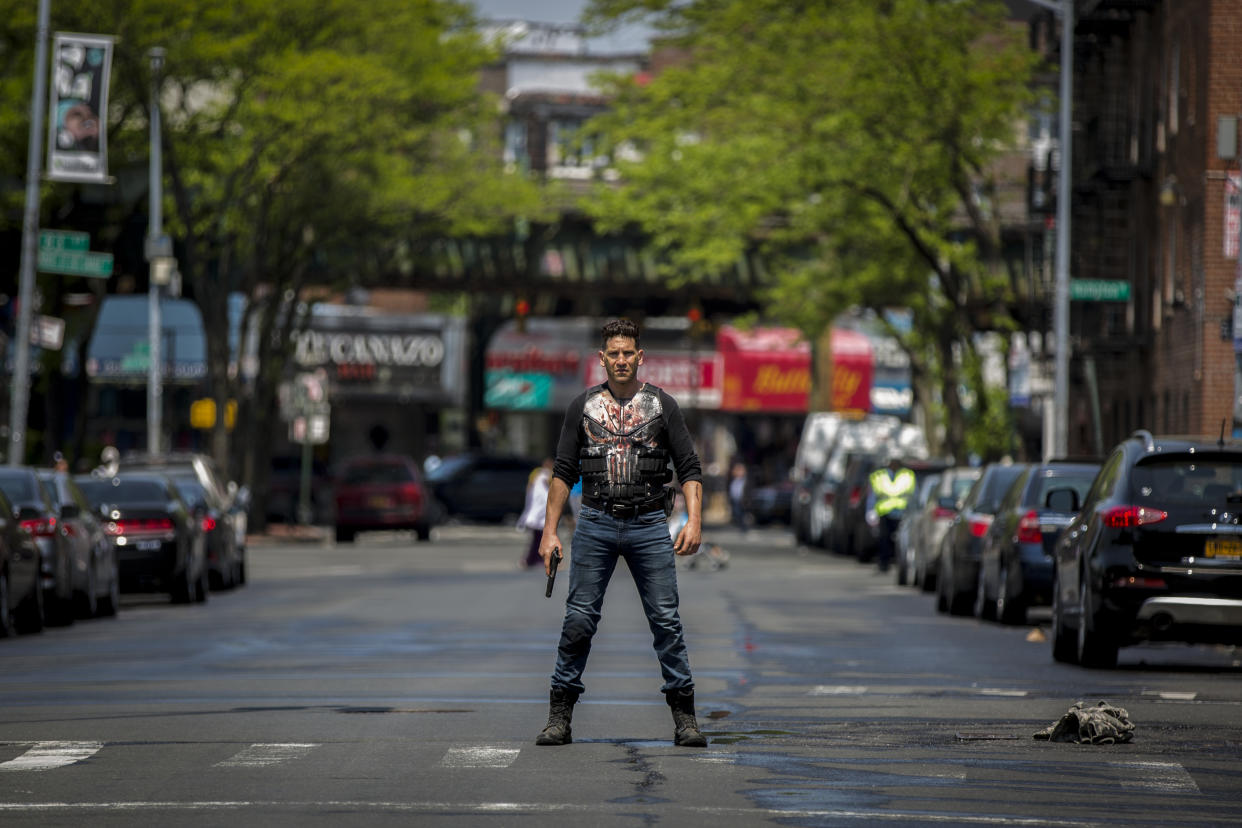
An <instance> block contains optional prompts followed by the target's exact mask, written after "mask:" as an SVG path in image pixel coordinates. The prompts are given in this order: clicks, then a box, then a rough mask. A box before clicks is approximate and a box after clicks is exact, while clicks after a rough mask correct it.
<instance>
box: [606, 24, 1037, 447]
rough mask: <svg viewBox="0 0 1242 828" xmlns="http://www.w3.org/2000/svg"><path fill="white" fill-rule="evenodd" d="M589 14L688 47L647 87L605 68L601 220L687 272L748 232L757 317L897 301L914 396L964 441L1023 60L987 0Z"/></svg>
mask: <svg viewBox="0 0 1242 828" xmlns="http://www.w3.org/2000/svg"><path fill="white" fill-rule="evenodd" d="M590 14H591V20H593V21H594V22H596V23H603V24H607V23H611V22H616V21H620V20H627V19H633V18H637V17H645V18H646V19H648V20H650V21H652V22H654V23H655V25H656V26H657V27H659V28H660V29H662V30H663V31H664V32H666V33H667V36H668V41H667V42H668V43H669V44H671V45H673V46H676V47H679V48H680V49H682V50H683V52H684V55H685V59H684V60H683V61H681V62H680V63H677V64H676V65H674V66H673V67H672V68H670V69H668V70H666V71H664V72H662V73H661V74H659V75H658V76H657V77H656V78H654V79H653V80H651V81H650V82H649V83H644V84H639V83H636V82H635V81H633V80H631V79H625V78H616V79H614V81H613V86H614V90H615V92H616V94H617V105H616V107H615V108H614V109H613V110H612V111H611V112H610V113H609V114H607V115H605V116H603V117H601V118H599V119H598V120H597V121H596V122H595V123H594V124H593V125H592V127H593V128H594V129H595V130H596V131H597V132H598V133H599V135H600V136H602V138H603V141H604V142H605V143H606V144H607V145H609V146H611V147H612V148H613V149H614V151H615V153H616V156H617V158H618V161H617V167H618V169H619V171H620V173H621V182H622V183H621V184H619V185H617V186H602V187H601V188H600V192H599V195H598V197H597V198H596V199H595V200H594V201H593V202H592V203H591V205H590V209H591V211H592V213H593V215H594V217H595V218H596V220H597V221H598V222H599V223H600V225H601V226H602V227H604V228H605V229H617V228H620V227H624V226H634V225H637V226H639V227H641V228H642V229H643V230H644V231H646V232H647V233H648V234H649V235H650V238H651V240H652V242H651V243H652V244H653V245H654V246H655V247H656V248H657V249H658V250H659V251H660V252H661V253H662V254H663V258H664V260H665V261H666V262H668V267H669V272H670V276H671V278H674V279H680V280H684V281H687V282H693V281H694V280H695V279H699V278H703V277H704V275H705V274H708V273H710V272H712V271H714V270H718V269H720V268H723V267H726V266H728V265H730V264H731V263H733V262H734V261H736V259H737V258H738V257H739V256H740V255H742V253H743V252H744V251H746V250H748V249H753V248H756V247H758V248H759V249H761V250H762V252H763V253H764V255H765V256H766V258H767V261H768V262H769V263H770V267H769V269H770V271H771V272H772V273H773V274H774V276H775V279H774V285H773V287H772V289H771V291H770V292H769V294H768V296H767V300H768V310H769V312H770V313H771V314H772V315H773V316H775V317H777V318H779V319H783V320H786V321H788V322H790V323H792V324H795V325H797V326H798V327H800V328H801V329H803V330H804V331H805V332H806V333H807V335H808V337H809V338H811V340H812V341H816V340H817V339H818V338H819V334H821V333H822V332H823V331H824V330H825V329H826V327H827V326H828V325H830V324H831V322H832V320H833V319H834V318H835V317H837V316H838V315H839V314H840V313H841V312H843V311H845V310H846V309H848V308H850V307H856V306H862V307H869V308H873V309H876V310H881V309H883V308H887V307H905V308H909V309H910V310H911V312H912V313H913V317H914V322H915V324H914V331H913V332H912V333H911V334H909V335H905V336H902V337H900V341H901V342H902V344H903V346H904V347H905V348H906V349H907V351H908V352H909V354H910V357H911V362H912V366H913V369H912V370H913V372H914V380H915V386H916V389H917V390H918V391H919V392H920V394H919V397H920V404H921V405H923V406H928V405H929V404H930V403H931V400H932V394H930V393H929V392H931V391H932V390H933V389H937V390H938V392H939V393H938V394H936V395H935V396H938V397H939V398H940V400H941V404H942V405H943V407H944V411H945V420H946V428H947V435H946V443H947V446H946V448H947V450H948V451H951V452H955V453H960V452H961V451H962V450H963V449H964V448H965V446H966V428H967V417H966V412H965V411H964V409H963V406H962V403H961V397H960V395H959V393H958V392H959V388H961V387H963V385H964V384H966V383H968V382H969V381H970V376H969V375H968V373H967V372H964V371H963V368H962V365H963V359H962V355H963V354H964V353H968V352H970V351H971V349H972V348H973V340H972V334H973V333H974V332H975V331H980V330H995V329H1004V328H1007V327H1009V326H1010V325H1011V324H1012V323H1011V321H1010V319H1009V313H1008V311H1009V308H1010V305H1011V303H1012V301H1013V299H1012V297H1013V290H1012V286H1013V281H1014V274H1012V273H1009V272H1007V271H1006V269H1005V266H1004V263H1003V261H1002V259H1001V255H1000V253H1001V246H1000V228H999V219H998V210H997V209H996V207H995V204H994V203H993V190H994V186H993V183H992V181H991V164H992V162H993V161H994V160H995V159H996V158H997V157H998V155H999V154H1000V153H1001V152H1002V151H1003V150H1004V149H1005V148H1007V147H1009V146H1011V145H1012V144H1013V140H1014V137H1015V133H1016V125H1017V124H1018V122H1019V119H1020V117H1021V115H1022V107H1023V105H1024V104H1025V102H1026V101H1027V99H1028V91H1027V90H1028V82H1029V80H1030V75H1031V70H1032V67H1033V60H1034V58H1033V56H1032V55H1031V53H1030V51H1029V50H1028V49H1027V48H1026V47H1025V45H1024V43H1023V42H1022V40H1021V38H1020V35H1019V33H1018V32H1015V31H1013V30H1012V29H1010V28H1008V27H1007V26H1006V24H1005V19H1004V9H1003V7H1002V6H1001V4H999V3H995V2H972V1H971V0H959V1H958V2H948V1H947V0H884V1H883V2H876V0H803V1H802V2H787V0H690V1H689V2H672V0H594V2H593V3H592V5H591V7H590ZM622 148H625V149H628V150H632V151H630V152H621V151H620V150H621V149H622ZM627 158H628V159H629V160H622V159H627ZM977 391H978V393H975V394H973V395H972V396H973V397H974V399H976V400H979V401H982V400H985V399H987V397H986V395H984V394H983V393H982V389H977ZM929 436H931V435H929Z"/></svg>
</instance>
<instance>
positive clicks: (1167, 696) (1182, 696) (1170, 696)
mask: <svg viewBox="0 0 1242 828" xmlns="http://www.w3.org/2000/svg"><path fill="white" fill-rule="evenodd" d="M1143 695H1144V696H1155V697H1156V698H1158V699H1163V700H1164V701H1194V700H1195V698H1196V697H1197V696H1198V695H1199V694H1198V693H1196V692H1194V691H1189V692H1180V691H1176V690H1144V691H1143Z"/></svg>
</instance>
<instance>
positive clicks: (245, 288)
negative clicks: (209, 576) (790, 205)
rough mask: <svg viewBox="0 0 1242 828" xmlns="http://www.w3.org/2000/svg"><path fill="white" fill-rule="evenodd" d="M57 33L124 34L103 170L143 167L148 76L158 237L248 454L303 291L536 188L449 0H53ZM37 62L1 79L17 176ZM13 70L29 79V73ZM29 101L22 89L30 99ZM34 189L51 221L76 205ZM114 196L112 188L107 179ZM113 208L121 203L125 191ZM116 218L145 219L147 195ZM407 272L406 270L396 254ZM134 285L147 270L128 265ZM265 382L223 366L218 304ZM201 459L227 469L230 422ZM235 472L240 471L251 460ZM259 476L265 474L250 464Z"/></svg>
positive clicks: (17, 53)
mask: <svg viewBox="0 0 1242 828" xmlns="http://www.w3.org/2000/svg"><path fill="white" fill-rule="evenodd" d="M33 5H34V4H33V3H30V2H26V0H0V13H3V14H4V15H5V16H6V18H5V19H6V21H7V23H6V24H5V30H4V32H3V40H2V41H0V43H2V44H3V46H2V48H3V51H0V65H4V66H5V68H6V70H8V69H16V68H19V67H30V66H33V56H32V55H33V49H32V45H33V40H34V19H33V17H34V14H33V9H32V8H30V7H32V6H33ZM55 6H56V8H55V9H54V20H53V30H68V31H79V32H95V33H101V34H113V35H116V36H117V37H118V44H117V47H116V50H115V58H114V68H113V82H112V91H111V100H112V112H111V113H110V114H109V143H110V147H111V149H112V153H111V156H112V163H113V167H114V168H120V169H121V170H122V172H121V173H120V175H121V176H124V175H125V171H126V170H128V173H129V178H131V179H132V178H134V177H136V174H137V173H138V172H139V171H140V170H141V169H142V168H143V166H144V165H145V164H146V158H147V154H148V147H147V145H148V138H147V132H148V127H147V124H148V120H147V114H148V110H149V101H150V83H151V69H150V63H149V60H148V57H147V53H148V50H149V49H150V48H151V47H153V46H160V47H163V48H164V49H165V50H166V58H165V63H164V69H163V72H162V75H161V76H160V78H159V88H160V101H161V108H162V113H163V121H162V125H163V142H162V143H163V149H164V160H165V178H164V194H165V221H166V232H167V233H168V235H170V236H171V237H172V238H173V239H174V242H175V244H176V249H177V253H178V257H179V259H180V262H179V264H180V270H181V272H182V274H183V278H184V283H185V294H186V295H187V296H188V297H189V298H191V299H193V300H194V301H195V302H196V303H197V304H198V306H199V307H200V309H201V310H202V312H203V318H204V325H205V328H206V334H207V340H208V363H209V385H210V388H211V395H212V396H213V398H215V400H216V403H217V410H219V411H223V410H224V403H225V401H226V400H227V399H229V398H234V399H238V400H239V403H240V410H241V413H240V416H239V423H242V424H243V426H242V427H243V428H244V429H248V430H249V433H246V432H243V433H242V434H240V435H238V436H240V437H242V438H243V439H242V440H240V441H237V442H239V443H240V444H241V445H243V446H248V447H253V446H256V445H259V446H262V445H266V444H267V443H268V442H269V441H268V439H267V436H268V432H267V430H266V429H268V428H270V427H271V423H270V419H271V418H270V416H269V412H271V411H272V410H273V408H274V395H275V384H276V383H277V382H278V381H279V380H280V379H281V378H282V377H283V375H284V372H285V357H286V354H287V351H288V346H289V342H290V334H291V333H292V331H293V329H294V327H295V326H296V325H298V324H300V322H299V320H303V319H305V311H306V308H305V307H304V306H300V305H299V301H300V297H302V296H303V295H304V291H305V289H306V288H307V287H308V286H310V285H312V284H320V285H343V284H364V285H365V284H374V283H376V282H377V281H379V280H383V279H384V278H386V277H387V276H388V275H389V274H391V273H393V272H395V270H396V269H397V267H398V265H400V264H402V263H403V260H404V259H407V258H408V253H407V250H408V248H409V244H410V241H411V239H415V238H418V237H420V236H424V235H427V234H445V233H462V234H474V233H483V232H487V231H489V230H494V229H495V228H496V227H498V226H499V225H500V224H501V223H502V222H504V221H505V220H506V218H507V217H510V216H512V215H514V214H515V213H526V214H532V213H536V212H537V205H538V193H537V192H536V191H535V190H534V189H533V187H532V186H531V185H530V184H529V182H527V181H525V180H523V179H521V178H519V177H515V176H510V175H506V174H504V173H503V171H502V169H501V167H500V152H499V150H498V147H497V146H496V141H497V140H498V137H497V136H498V131H497V126H496V122H497V118H496V113H497V110H496V107H495V105H494V102H492V101H490V100H489V99H488V98H486V97H485V96H483V95H482V94H481V93H480V92H479V89H478V73H479V70H480V68H481V67H483V66H484V65H486V64H487V63H488V62H489V61H491V60H493V59H494V58H495V54H494V53H493V51H492V50H491V49H490V48H489V46H488V45H487V44H485V43H483V42H482V41H481V40H480V38H479V35H478V34H477V31H476V27H475V25H474V22H475V21H474V19H473V17H472V13H471V10H470V8H469V7H468V6H467V5H466V4H464V3H458V2H453V1H452V0H368V2H367V3H365V4H358V3H356V2H354V0H97V2H93V3H89V4H87V3H73V4H69V3H57V4H55ZM31 74H32V73H31V71H30V70H29V69H28V68H27V69H25V70H24V71H23V72H21V73H20V74H10V73H8V72H7V71H6V74H5V75H4V76H3V77H4V80H3V84H4V86H3V87H2V88H3V92H4V95H3V98H2V99H0V111H4V117H3V119H0V152H2V153H3V155H0V164H3V172H4V174H5V175H7V176H9V177H10V178H12V179H17V178H19V177H20V176H21V175H22V170H23V169H24V158H25V138H24V136H22V135H20V134H19V133H20V130H18V129H17V128H16V126H15V125H17V124H25V123H28V122H27V121H25V119H24V117H23V110H24V109H25V103H24V102H25V101H27V100H29V88H30V87H29V83H30V76H31ZM23 77H24V80H23ZM23 90H24V94H23ZM45 189H47V191H48V192H47V198H46V199H45V214H46V213H47V212H50V211H53V210H55V209H56V208H57V204H58V202H59V203H63V202H66V201H69V200H71V199H72V198H73V195H72V193H71V187H70V186H69V185H52V186H50V187H48V188H45ZM118 189H123V188H118ZM116 197H117V198H118V199H120V200H124V199H125V198H126V193H123V192H118V193H116ZM129 198H130V201H129V203H128V204H126V205H125V209H127V210H129V211H130V212H131V215H135V214H136V215H139V216H141V215H143V214H145V209H144V207H145V193H142V192H141V191H139V196H138V197H134V196H133V194H132V193H131V194H129ZM406 264H408V262H407V263H406ZM138 275H139V277H140V281H142V279H141V277H142V276H144V275H145V274H142V273H141V272H140V273H139V274H138ZM238 292H239V293H241V294H242V295H244V296H245V297H246V300H247V305H246V308H247V311H246V313H247V316H246V319H245V322H244V324H243V325H242V327H241V331H242V336H243V338H245V337H247V336H250V335H252V334H253V335H254V337H255V341H254V342H253V343H249V342H247V341H245V340H244V339H243V343H242V345H241V347H242V348H243V349H245V348H247V347H251V348H253V350H255V351H257V353H258V356H259V360H258V369H259V372H260V374H259V381H258V382H256V383H253V384H251V383H248V382H246V381H245V377H244V373H238V372H236V371H232V372H231V371H230V343H229V341H228V337H229V313H228V311H229V306H228V297H229V295H230V294H232V293H238ZM212 449H213V453H214V454H216V455H217V457H218V458H219V459H221V460H228V459H229V458H228V455H229V440H228V435H227V433H226V432H225V429H224V426H223V424H217V427H216V429H215V431H214V433H213V441H212ZM242 466H243V468H241V469H237V470H238V471H241V472H242V474H243V476H246V479H250V477H249V475H248V474H247V471H248V469H247V468H244V467H247V466H249V463H246V462H243V463H242ZM254 471H258V469H255V470H254Z"/></svg>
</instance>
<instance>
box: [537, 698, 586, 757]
mask: <svg viewBox="0 0 1242 828" xmlns="http://www.w3.org/2000/svg"><path fill="white" fill-rule="evenodd" d="M577 701H578V694H577V693H575V692H573V691H572V690H566V689H565V688H563V687H553V688H552V692H551V693H549V695H548V723H547V724H546V725H544V727H543V732H541V733H540V734H539V735H538V736H537V737H535V744H537V745H567V744H569V743H570V742H572V741H573V740H574V737H573V730H572V729H571V728H570V726H569V721H570V719H572V718H573V715H574V703H575V702H577Z"/></svg>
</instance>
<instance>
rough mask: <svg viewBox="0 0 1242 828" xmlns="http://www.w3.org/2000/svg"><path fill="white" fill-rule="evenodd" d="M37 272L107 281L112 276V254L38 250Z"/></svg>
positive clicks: (85, 251)
mask: <svg viewBox="0 0 1242 828" xmlns="http://www.w3.org/2000/svg"><path fill="white" fill-rule="evenodd" d="M38 266H39V270H40V271H42V272H43V273H61V274H64V275H66V276H87V277H90V278H92V279H107V278H108V277H109V276H111V275H112V254H111V253H92V252H90V251H89V250H64V249H55V248H53V249H50V250H49V249H40V250H39V262H38Z"/></svg>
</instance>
